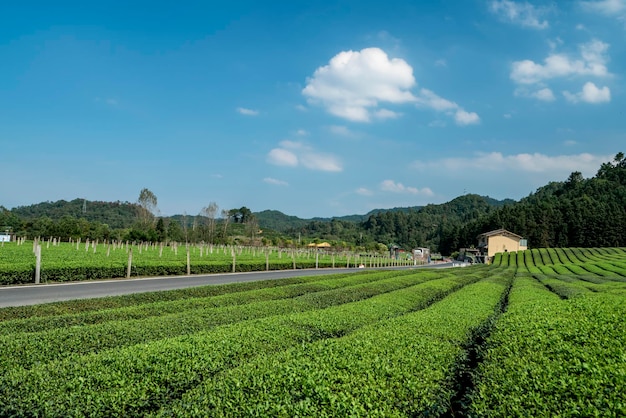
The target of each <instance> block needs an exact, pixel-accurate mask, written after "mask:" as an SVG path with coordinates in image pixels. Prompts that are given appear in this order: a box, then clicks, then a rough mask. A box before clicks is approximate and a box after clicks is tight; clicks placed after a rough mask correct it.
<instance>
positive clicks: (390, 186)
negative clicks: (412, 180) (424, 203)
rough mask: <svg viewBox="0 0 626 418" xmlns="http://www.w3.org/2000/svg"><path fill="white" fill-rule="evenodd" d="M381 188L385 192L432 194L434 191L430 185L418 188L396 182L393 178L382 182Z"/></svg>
mask: <svg viewBox="0 0 626 418" xmlns="http://www.w3.org/2000/svg"><path fill="white" fill-rule="evenodd" d="M380 189H381V190H382V191H385V192H392V193H402V194H421V195H424V196H432V195H433V191H432V190H431V189H429V188H428V187H424V188H423V189H421V190H420V189H418V188H417V187H409V186H405V185H404V184H402V183H396V182H395V181H393V180H384V181H382V182H381V183H380Z"/></svg>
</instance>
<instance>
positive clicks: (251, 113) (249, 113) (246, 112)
mask: <svg viewBox="0 0 626 418" xmlns="http://www.w3.org/2000/svg"><path fill="white" fill-rule="evenodd" d="M237 112H239V113H241V114H242V115H246V116H256V115H258V114H259V111H258V110H253V109H246V108H245V107H238V108H237Z"/></svg>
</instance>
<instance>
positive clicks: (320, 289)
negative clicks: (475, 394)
mask: <svg viewBox="0 0 626 418" xmlns="http://www.w3.org/2000/svg"><path fill="white" fill-rule="evenodd" d="M387 274H388V272H387ZM374 276H376V275H374ZM380 276H381V275H379V277H380ZM362 278H367V279H369V278H370V277H368V276H362ZM434 278H435V277H434V275H432V274H417V273H414V274H413V275H406V274H405V275H400V276H393V277H388V278H384V279H378V280H374V281H372V280H368V281H365V282H364V283H358V281H355V280H353V279H352V278H346V279H343V280H341V279H340V280H337V279H330V280H328V281H325V282H324V281H322V282H315V283H310V284H303V285H293V286H283V287H280V288H273V289H267V290H263V291H251V292H244V293H243V294H233V295H225V296H222V297H217V298H209V299H206V300H204V301H202V300H201V301H197V302H200V303H193V306H194V307H193V308H190V309H186V308H187V307H186V306H185V305H187V303H186V301H181V302H175V303H174V304H173V306H171V308H174V309H176V307H177V306H180V305H182V306H181V311H180V312H178V313H169V314H167V315H166V314H163V315H159V316H146V317H142V318H140V319H130V317H132V316H136V315H135V312H132V314H133V315H130V316H129V317H125V316H126V315H125V314H127V313H128V312H127V310H126V309H125V310H124V311H125V312H123V313H122V315H120V314H119V313H118V312H117V311H116V310H114V311H112V312H107V313H105V315H107V314H109V315H110V317H109V318H115V320H113V319H111V320H109V321H107V322H102V323H98V324H95V325H86V324H85V325H82V326H80V325H75V326H71V327H65V326H63V324H62V323H60V324H58V325H59V326H58V327H55V328H52V329H50V330H46V331H41V332H27V333H24V332H14V333H11V334H5V335H2V337H0V346H1V347H3V350H2V351H0V371H3V370H8V369H10V368H15V367H24V368H28V367H31V366H32V365H34V364H37V363H44V362H48V361H52V360H54V359H56V358H64V357H67V358H69V357H71V356H79V355H83V354H88V353H94V352H100V351H103V350H107V349H112V348H121V347H124V346H129V345H133V344H140V343H148V342H151V341H155V340H158V339H163V338H171V337H176V336H179V335H185V334H192V333H197V332H201V331H206V330H209V329H211V328H214V327H216V326H219V325H224V324H231V323H237V322H241V321H247V320H251V319H258V318H263V317H267V316H272V315H279V314H287V313H292V312H305V311H308V310H313V309H322V308H326V307H330V306H335V305H341V304H344V303H349V302H356V301H359V300H363V299H367V298H370V297H373V296H376V295H379V294H382V293H386V292H391V291H394V290H398V289H402V288H405V287H408V286H413V285H415V284H417V283H422V282H425V281H428V280H432V279H434ZM355 282H356V283H355ZM139 313H140V314H141V313H145V311H143V312H141V311H140V312H139ZM120 317H125V318H124V319H120Z"/></svg>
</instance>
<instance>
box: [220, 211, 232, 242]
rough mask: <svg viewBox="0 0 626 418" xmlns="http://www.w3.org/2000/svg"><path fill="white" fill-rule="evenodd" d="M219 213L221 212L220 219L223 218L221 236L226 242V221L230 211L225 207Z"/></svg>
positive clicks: (228, 219) (228, 218)
mask: <svg viewBox="0 0 626 418" xmlns="http://www.w3.org/2000/svg"><path fill="white" fill-rule="evenodd" d="M221 214H222V219H223V221H222V226H223V229H222V238H223V240H224V243H226V241H227V239H226V237H227V233H228V222H229V221H230V216H231V214H230V211H229V210H226V209H222V212H221Z"/></svg>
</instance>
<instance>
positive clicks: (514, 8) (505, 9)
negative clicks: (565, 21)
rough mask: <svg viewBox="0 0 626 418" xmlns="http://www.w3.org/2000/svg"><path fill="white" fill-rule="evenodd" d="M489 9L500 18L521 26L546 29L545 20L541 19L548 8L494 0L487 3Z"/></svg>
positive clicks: (506, 0) (546, 23) (509, 0)
mask: <svg viewBox="0 0 626 418" xmlns="http://www.w3.org/2000/svg"><path fill="white" fill-rule="evenodd" d="M489 10H491V12H492V13H494V14H495V15H497V16H498V17H499V18H500V19H502V20H504V21H507V22H510V23H513V24H516V25H519V26H522V27H526V28H531V29H546V28H547V27H548V26H549V23H548V21H547V20H542V17H543V16H544V15H545V14H546V13H547V11H548V9H545V8H538V7H535V6H533V5H532V4H530V3H527V2H523V3H521V2H520V3H518V2H514V1H511V0H494V1H492V2H491V3H490V4H489Z"/></svg>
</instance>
